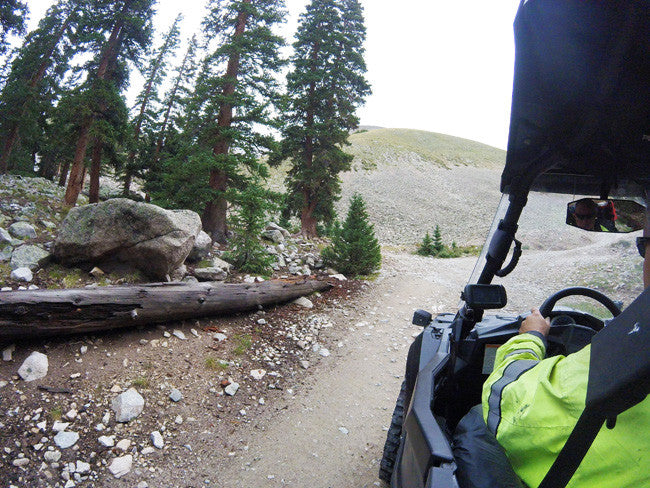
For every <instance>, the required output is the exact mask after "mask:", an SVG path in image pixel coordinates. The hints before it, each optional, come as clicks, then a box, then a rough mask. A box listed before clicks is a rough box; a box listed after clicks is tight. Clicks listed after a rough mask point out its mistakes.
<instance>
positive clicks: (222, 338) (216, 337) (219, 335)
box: [212, 332, 228, 342]
mask: <svg viewBox="0 0 650 488" xmlns="http://www.w3.org/2000/svg"><path fill="white" fill-rule="evenodd" d="M212 337H213V338H214V340H216V341H218V342H223V341H225V340H226V339H228V336H227V335H226V334H222V333H221V332H217V333H216V334H214V335H213V336H212Z"/></svg>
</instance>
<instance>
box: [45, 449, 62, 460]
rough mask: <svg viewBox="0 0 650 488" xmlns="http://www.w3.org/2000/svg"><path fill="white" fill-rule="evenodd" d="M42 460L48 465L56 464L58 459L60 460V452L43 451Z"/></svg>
mask: <svg viewBox="0 0 650 488" xmlns="http://www.w3.org/2000/svg"><path fill="white" fill-rule="evenodd" d="M43 459H45V460H46V461H47V462H48V463H58V462H59V459H61V451H45V454H43Z"/></svg>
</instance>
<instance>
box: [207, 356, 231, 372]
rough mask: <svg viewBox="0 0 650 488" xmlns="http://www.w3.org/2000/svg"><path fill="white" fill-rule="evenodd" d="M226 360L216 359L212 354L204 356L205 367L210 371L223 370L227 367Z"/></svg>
mask: <svg viewBox="0 0 650 488" xmlns="http://www.w3.org/2000/svg"><path fill="white" fill-rule="evenodd" d="M228 366H229V365H228V362H227V361H224V360H222V359H217V358H215V357H214V356H208V357H206V358H205V367H206V369H210V370H212V371H225V370H227V369H228Z"/></svg>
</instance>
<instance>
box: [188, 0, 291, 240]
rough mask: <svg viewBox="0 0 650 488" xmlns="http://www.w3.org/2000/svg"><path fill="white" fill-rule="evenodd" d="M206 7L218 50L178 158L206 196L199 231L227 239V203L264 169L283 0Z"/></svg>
mask: <svg viewBox="0 0 650 488" xmlns="http://www.w3.org/2000/svg"><path fill="white" fill-rule="evenodd" d="M208 7H209V14H208V16H207V18H206V19H205V21H204V26H203V27H204V32H205V33H206V35H207V36H208V39H209V40H211V41H212V42H211V45H212V44H215V42H214V41H216V48H215V49H213V50H211V52H210V53H209V54H208V56H207V57H206V59H205V60H204V63H203V70H202V72H201V75H200V76H199V79H198V80H197V87H196V91H195V93H194V97H193V102H192V103H190V104H188V110H190V111H191V112H190V114H189V116H188V122H187V124H186V128H185V129H186V130H185V133H184V138H185V144H186V149H185V150H184V154H183V153H181V156H180V158H179V164H182V165H187V164H192V165H193V169H192V173H193V174H194V177H195V178H197V179H198V181H200V182H202V184H203V185H204V187H203V190H202V191H201V190H200V191H199V192H198V195H197V196H200V197H201V198H205V199H204V200H203V203H204V205H205V209H204V211H203V213H202V216H201V220H202V222H203V229H204V230H205V231H206V232H207V233H208V234H210V235H211V237H212V238H213V240H215V241H216V242H221V243H224V242H225V241H226V237H227V223H226V216H227V208H228V202H229V201H231V202H233V201H234V200H238V198H237V193H238V192H239V191H241V190H242V189H244V188H246V187H247V185H249V184H253V183H252V182H253V181H254V179H255V178H257V177H265V176H266V174H267V170H266V166H265V165H264V164H263V163H261V162H260V156H261V155H262V154H263V153H264V152H265V151H267V150H268V148H269V147H270V146H271V145H272V144H273V139H272V137H270V136H269V135H268V131H265V130H264V128H265V127H268V126H271V125H272V123H273V121H272V118H271V110H270V108H271V106H272V104H273V103H274V101H275V99H276V98H277V97H278V93H279V87H278V84H277V81H276V78H277V73H278V71H279V70H280V68H281V67H282V64H283V63H282V60H281V57H280V48H281V47H282V46H283V44H284V41H283V40H282V38H281V37H279V36H277V35H275V34H274V32H273V29H274V28H275V26H276V25H277V24H278V23H279V22H282V21H283V20H284V17H285V11H284V1H283V0H226V1H224V0H212V1H211V2H210V3H209V4H208ZM187 145H190V146H189V147H188V146H187ZM176 166H178V165H176ZM183 171H185V168H184V169H183ZM251 175H252V177H251Z"/></svg>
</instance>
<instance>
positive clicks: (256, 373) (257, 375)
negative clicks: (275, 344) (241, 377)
mask: <svg viewBox="0 0 650 488" xmlns="http://www.w3.org/2000/svg"><path fill="white" fill-rule="evenodd" d="M251 376H252V377H253V378H254V379H256V380H261V379H262V378H264V376H266V371H265V370H263V369H254V370H252V371H251Z"/></svg>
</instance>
